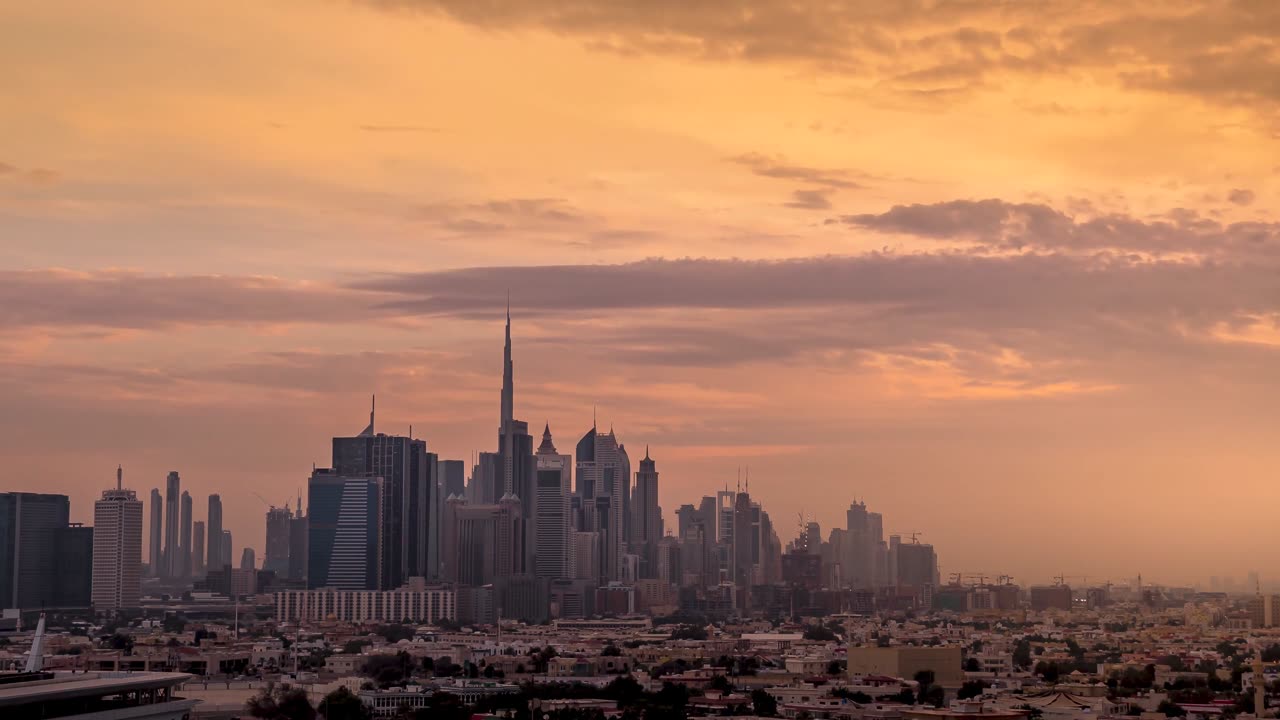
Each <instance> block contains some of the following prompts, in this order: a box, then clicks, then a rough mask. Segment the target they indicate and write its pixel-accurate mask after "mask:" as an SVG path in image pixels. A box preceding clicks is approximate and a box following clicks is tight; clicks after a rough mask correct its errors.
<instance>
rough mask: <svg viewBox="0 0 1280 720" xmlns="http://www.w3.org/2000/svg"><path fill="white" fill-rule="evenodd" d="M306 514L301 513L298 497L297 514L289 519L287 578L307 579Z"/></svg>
mask: <svg viewBox="0 0 1280 720" xmlns="http://www.w3.org/2000/svg"><path fill="white" fill-rule="evenodd" d="M307 532H308V523H307V516H306V515H303V514H302V498H298V514H297V515H296V516H295V517H294V518H293V519H292V520H290V521H289V579H290V580H306V579H307V555H308V550H307Z"/></svg>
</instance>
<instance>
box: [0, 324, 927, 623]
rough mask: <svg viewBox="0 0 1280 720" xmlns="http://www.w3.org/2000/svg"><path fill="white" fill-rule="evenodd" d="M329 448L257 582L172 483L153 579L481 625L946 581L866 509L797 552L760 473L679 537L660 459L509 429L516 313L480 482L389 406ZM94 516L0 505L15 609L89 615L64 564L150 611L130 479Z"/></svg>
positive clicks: (154, 505)
mask: <svg viewBox="0 0 1280 720" xmlns="http://www.w3.org/2000/svg"><path fill="white" fill-rule="evenodd" d="M331 448H332V454H331V457H330V462H329V466H328V467H313V468H312V471H311V474H310V476H309V478H308V480H307V498H306V509H307V513H306V514H304V513H303V512H302V508H303V500H302V498H301V497H299V498H298V501H297V506H296V508H295V509H291V508H290V507H289V505H288V504H285V505H284V507H277V506H270V507H269V508H268V509H267V511H266V513H265V522H264V525H263V529H264V534H263V536H262V537H263V540H264V542H263V545H262V548H263V555H262V563H261V567H259V564H258V562H257V558H256V554H255V552H254V550H253V549H252V547H245V548H243V551H242V552H241V553H239V554H238V555H237V554H236V553H235V552H234V551H235V549H236V548H235V546H234V545H233V542H232V538H231V533H230V531H229V530H227V529H226V528H225V527H224V517H223V504H222V497H221V496H220V495H219V494H217V493H214V494H211V495H209V496H208V505H207V514H206V517H205V519H204V520H195V519H194V517H195V509H194V507H193V503H192V497H191V495H190V493H189V492H188V491H187V490H184V489H183V487H182V478H181V476H180V474H179V473H178V472H177V471H173V472H170V473H169V474H168V476H167V477H166V478H165V483H164V488H163V492H162V491H161V489H160V488H155V489H152V490H151V493H150V503H151V507H150V512H149V517H150V529H149V530H150V532H149V537H150V543H149V545H150V547H149V556H148V558H149V563H148V567H149V572H150V575H151V576H152V577H153V578H154V579H153V580H151V581H150V582H155V583H159V584H161V585H162V586H164V587H170V588H171V587H174V586H181V585H186V584H194V585H195V586H196V587H197V588H198V589H203V590H209V591H213V592H219V593H222V594H226V595H240V594H245V593H253V592H260V591H263V590H271V589H274V590H277V591H288V592H304V593H305V590H304V589H322V588H324V589H332V590H337V591H353V592H367V591H384V592H401V591H403V590H404V589H405V588H408V587H414V588H417V590H414V592H425V591H424V590H422V588H426V587H427V586H428V585H429V584H450V585H452V586H453V588H454V593H455V594H454V595H451V596H450V598H451V601H450V602H453V600H454V599H456V610H457V615H458V617H459V618H460V619H466V620H480V621H491V620H493V619H495V618H496V617H498V616H503V617H514V618H519V619H525V620H534V621H540V620H544V619H547V618H549V617H580V616H586V615H591V614H596V613H610V612H634V611H637V610H640V609H648V610H653V611H659V610H666V611H675V610H677V609H682V610H689V611H695V612H702V613H716V612H729V611H739V610H745V609H749V608H753V607H756V608H759V607H766V606H771V607H773V608H775V609H777V608H778V607H780V606H781V604H783V603H792V604H794V603H795V602H796V595H794V591H797V590H801V589H803V590H805V591H806V592H807V591H818V590H820V589H823V590H826V591H833V592H837V593H846V592H869V593H872V595H873V596H874V595H876V594H880V595H888V596H894V597H905V596H912V597H913V598H915V599H916V600H918V599H919V597H918V596H920V595H921V594H924V595H926V596H927V595H928V594H929V593H930V592H931V589H932V588H933V587H935V586H936V585H937V582H938V580H937V575H938V569H937V558H936V556H935V555H934V553H933V549H932V547H931V546H929V545H923V544H920V543H918V542H916V540H915V538H914V537H912V538H911V542H902V540H901V538H900V537H899V536H896V535H895V536H891V537H890V538H889V539H888V540H887V541H886V539H885V533H884V529H883V528H884V523H883V518H882V517H881V515H880V514H879V513H875V512H870V511H869V510H868V509H867V506H866V504H865V503H861V502H854V503H853V504H851V505H850V507H849V509H848V511H847V513H846V522H845V527H843V528H836V529H833V530H832V531H831V533H830V535H829V537H828V539H826V540H825V541H824V540H823V539H822V535H821V529H820V528H819V526H818V525H817V523H813V522H810V523H807V524H806V523H803V522H802V523H801V527H800V530H799V533H798V536H797V538H796V540H795V541H794V542H793V543H792V544H791V546H790V547H789V548H788V552H787V553H786V554H785V555H784V554H783V548H782V544H781V542H780V541H779V537H778V533H777V531H776V530H775V527H774V524H773V520H772V519H771V518H770V516H769V513H768V512H766V511H765V509H764V508H763V507H762V506H761V504H760V503H759V502H758V501H757V500H755V499H753V497H752V496H751V494H750V479H749V474H748V476H747V478H746V481H745V482H743V481H742V480H741V479H740V480H739V483H738V485H737V486H736V487H734V488H733V489H732V490H731V489H729V487H727V486H726V487H725V489H724V490H722V491H719V492H716V493H715V494H714V495H712V496H707V497H703V498H702V499H701V500H700V502H699V503H698V504H696V505H694V504H688V505H683V506H681V507H680V508H679V510H678V511H677V512H676V516H677V518H678V526H677V527H676V528H674V529H672V530H668V528H666V527H665V525H664V521H663V514H662V508H661V506H660V504H659V494H660V473H659V471H658V466H657V462H656V461H655V459H654V458H653V457H652V455H651V453H650V449H649V447H648V446H646V447H645V449H644V456H643V457H642V458H640V459H639V460H638V463H637V466H636V467H635V468H634V471H633V465H632V460H631V457H630V454H629V452H628V450H627V447H626V445H625V444H624V443H623V442H622V441H621V440H620V438H619V436H618V434H617V433H616V432H615V430H614V429H613V428H612V427H610V428H609V429H608V430H607V431H605V430H603V429H601V428H600V427H599V426H598V425H597V423H596V422H595V418H594V413H593V418H592V422H591V427H590V428H589V429H587V430H586V431H585V432H584V433H583V434H582V435H581V436H580V438H579V439H578V440H577V442H576V443H575V444H574V445H573V454H572V455H569V454H566V453H562V452H560V450H559V449H558V447H557V445H556V442H555V438H554V437H553V435H552V431H551V428H550V426H549V425H548V424H544V426H543V430H542V433H541V438H540V442H539V443H538V444H537V446H536V448H535V446H534V442H533V437H532V436H531V435H530V433H529V425H528V423H527V422H525V421H523V420H519V419H517V418H516V417H515V367H514V361H513V357H512V338H511V315H510V311H509V310H508V313H507V318H506V327H505V342H504V347H503V370H502V389H501V396H500V404H499V421H498V427H497V438H496V443H495V448H494V450H492V451H485V452H480V453H478V454H477V455H476V456H475V457H474V460H473V462H472V463H471V469H470V474H469V475H468V474H467V473H466V465H465V464H464V463H463V462H461V461H457V460H442V459H440V458H439V457H438V455H437V454H436V453H434V452H431V451H430V450H429V449H428V445H427V442H426V441H425V440H423V439H420V438H415V437H413V432H412V427H410V429H409V432H408V433H407V434H405V435H397V434H386V433H382V432H378V430H377V406H376V400H375V401H374V402H373V403H372V404H371V407H370V411H369V421H368V424H367V425H366V426H365V427H364V429H363V430H361V431H360V432H358V433H356V434H354V435H350V436H341V437H334V438H333V439H332V446H331ZM263 502H264V503H265V502H266V501H265V500H264V501H263ZM94 515H95V527H94V528H92V529H90V528H78V527H74V526H71V524H70V523H69V522H68V520H67V518H68V501H67V499H66V497H65V496H53V495H35V494H28V493H7V494H0V597H2V599H3V602H5V603H7V604H10V605H14V606H19V607H31V606H33V605H37V604H43V605H50V604H56V603H59V602H66V603H73V602H83V601H82V600H81V599H80V598H81V596H87V595H88V594H90V593H89V590H88V589H86V588H88V585H89V583H88V582H87V580H86V582H85V583H84V585H85V587H84V588H78V587H76V586H75V583H74V582H71V581H69V580H67V581H62V580H61V579H60V577H59V573H58V572H55V570H54V561H53V559H52V556H51V555H50V552H51V549H56V550H57V552H59V553H62V554H65V555H66V556H67V557H69V558H75V557H81V558H84V564H85V565H86V567H85V570H84V572H83V573H81V575H82V576H83V577H85V578H88V577H90V576H91V578H92V582H91V594H92V601H93V603H94V605H95V606H97V607H98V608H99V609H105V610H109V609H118V608H128V607H136V606H137V605H138V602H139V599H140V585H141V582H140V580H141V575H142V567H141V559H142V532H143V502H142V501H141V500H139V499H138V498H137V496H136V494H135V493H134V492H133V491H132V490H128V489H125V488H124V487H123V482H122V478H121V476H120V474H119V473H117V483H116V487H115V488H114V489H109V490H106V491H104V492H103V494H102V498H101V499H100V500H99V501H98V502H97V503H96V504H95V513H94ZM90 544H91V546H92V550H91V551H88V550H85V548H87V547H89V545H90ZM82 545H83V546H84V548H81V547H80V546H82ZM77 548H80V549H79V550H77ZM237 558H238V560H239V562H238V565H237V562H236V561H237ZM90 562H91V565H92V571H91V572H89V569H88V565H89V563H90ZM68 577H70V576H68ZM15 579H16V580H17V582H15V581H14V580H15ZM77 593H79V594H77ZM299 597H303V596H299ZM415 597H416V596H415ZM433 597H434V596H433ZM814 597H815V596H809V595H806V596H804V597H802V598H801V601H802V602H810V603H812V602H817V601H816V600H814ZM839 597H840V598H842V599H841V600H840V601H839V602H840V603H842V604H847V602H848V597H847V596H846V595H840V596H839ZM873 599H874V598H873ZM914 601H915V600H913V602H914ZM824 602H825V601H824ZM860 602H862V601H861V600H858V601H855V604H856V603H860Z"/></svg>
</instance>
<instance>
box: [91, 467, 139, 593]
mask: <svg viewBox="0 0 1280 720" xmlns="http://www.w3.org/2000/svg"><path fill="white" fill-rule="evenodd" d="M91 594H92V598H93V606H94V609H95V610H97V611H99V612H111V611H115V610H120V609H122V608H135V607H138V604H139V600H140V598H141V595H142V501H141V500H139V499H138V496H137V494H136V493H134V491H132V490H126V489H124V487H123V474H122V472H121V471H120V470H119V469H117V470H116V487H115V489H114V490H104V491H103V493H102V499H101V500H99V501H97V502H96V503H94V505H93V581H92V589H91Z"/></svg>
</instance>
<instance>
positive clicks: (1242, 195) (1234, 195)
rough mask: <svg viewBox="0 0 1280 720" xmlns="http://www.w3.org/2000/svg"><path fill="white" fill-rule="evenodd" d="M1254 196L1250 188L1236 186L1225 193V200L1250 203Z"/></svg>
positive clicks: (1239, 203) (1234, 202)
mask: <svg viewBox="0 0 1280 720" xmlns="http://www.w3.org/2000/svg"><path fill="white" fill-rule="evenodd" d="M1254 197H1255V196H1254V194H1253V191H1252V190H1242V189H1240V188H1236V189H1234V190H1232V191H1231V192H1230V193H1228V194H1227V201H1228V202H1230V203H1233V204H1236V205H1252V204H1253V200H1254Z"/></svg>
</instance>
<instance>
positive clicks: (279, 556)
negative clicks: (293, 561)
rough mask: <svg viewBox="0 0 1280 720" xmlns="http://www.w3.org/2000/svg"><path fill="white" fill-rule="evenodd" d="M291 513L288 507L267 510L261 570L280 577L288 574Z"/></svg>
mask: <svg viewBox="0 0 1280 720" xmlns="http://www.w3.org/2000/svg"><path fill="white" fill-rule="evenodd" d="M292 524H293V513H292V512H290V510H289V508H288V507H282V508H278V507H272V508H270V509H268V510H267V539H266V543H265V544H264V545H263V549H264V551H265V553H266V554H265V555H264V556H263V558H262V569H263V570H271V571H274V572H275V573H276V575H278V576H280V577H284V576H285V575H287V574H288V572H289V553H290V547H289V539H290V530H291V526H292Z"/></svg>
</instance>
